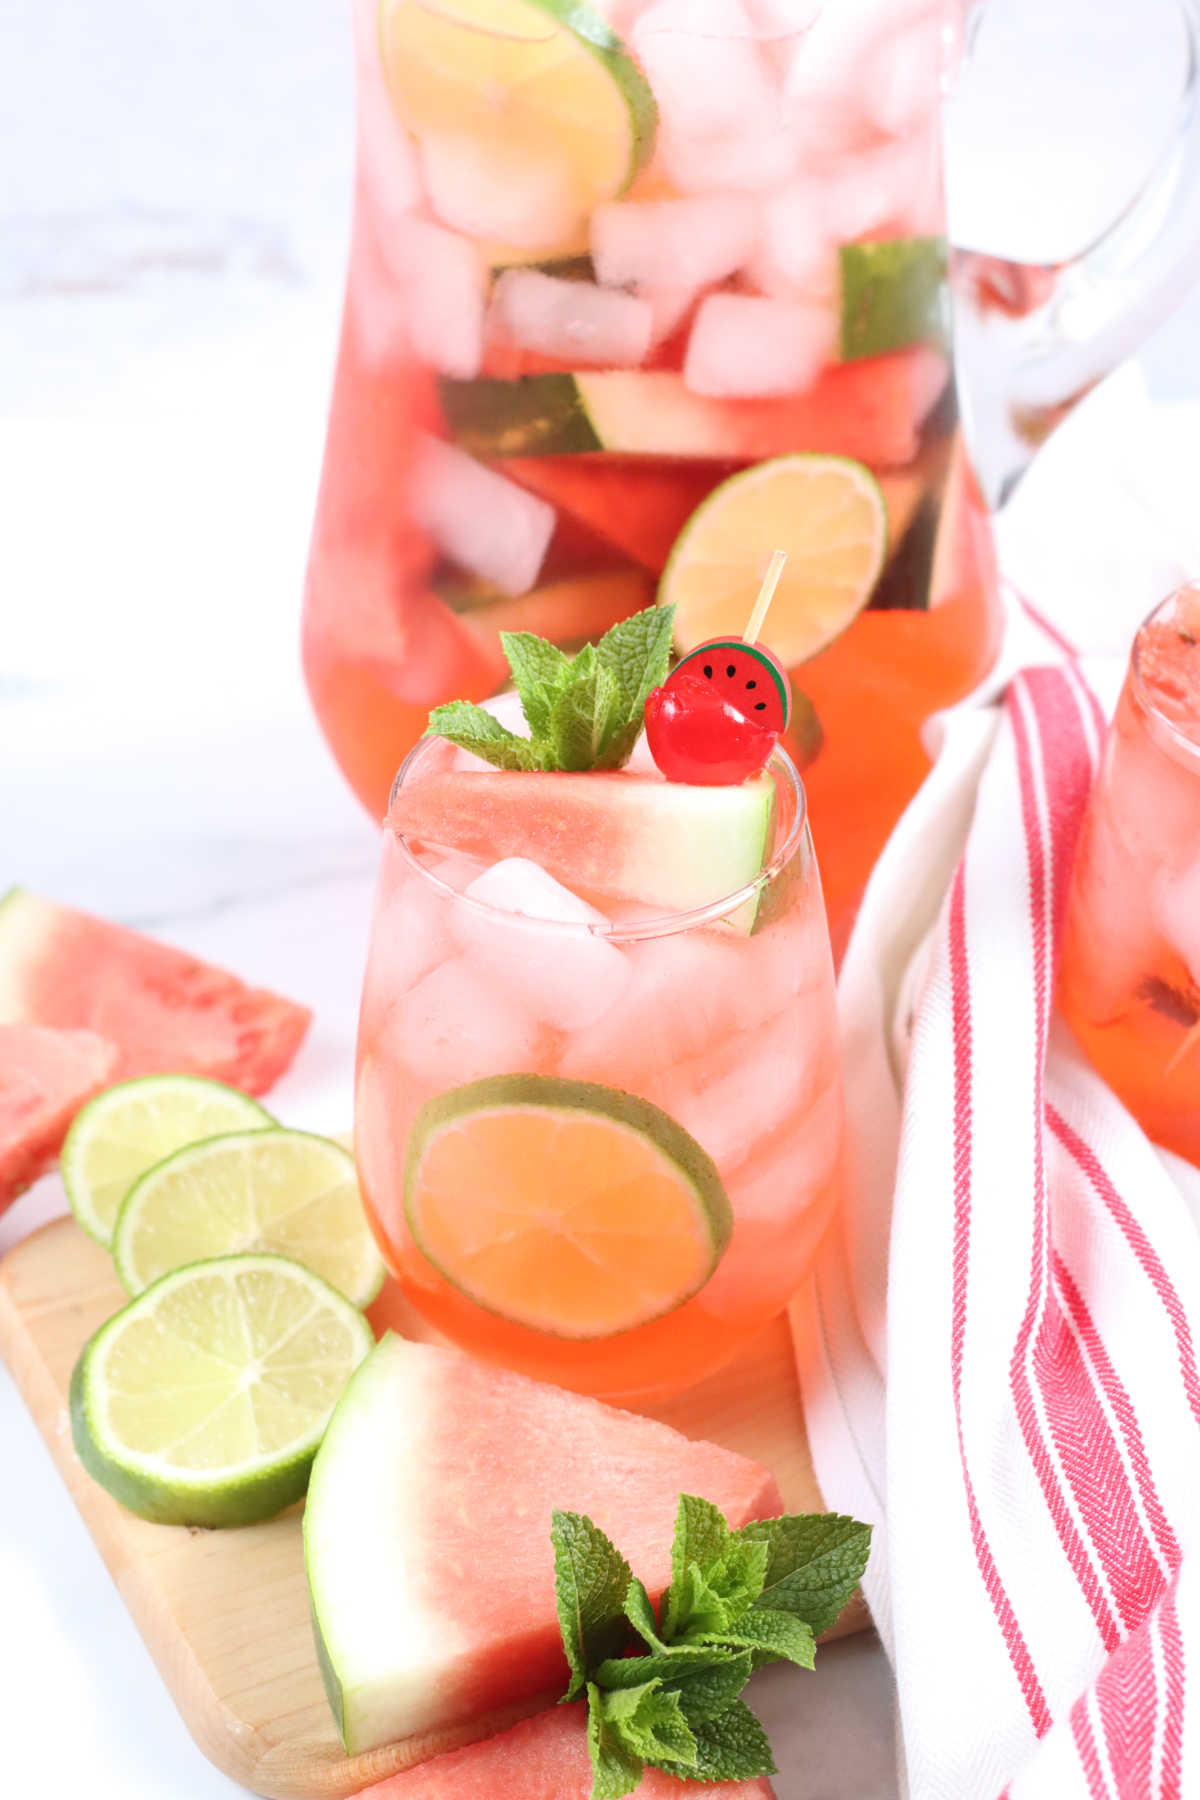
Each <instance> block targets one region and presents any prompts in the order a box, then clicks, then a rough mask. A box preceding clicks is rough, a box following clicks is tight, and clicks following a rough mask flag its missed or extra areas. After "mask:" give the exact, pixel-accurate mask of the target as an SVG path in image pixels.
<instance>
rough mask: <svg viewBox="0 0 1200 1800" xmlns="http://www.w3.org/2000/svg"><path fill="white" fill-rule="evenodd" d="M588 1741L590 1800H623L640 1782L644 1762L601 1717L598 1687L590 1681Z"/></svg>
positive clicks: (588, 1690) (608, 1722)
mask: <svg viewBox="0 0 1200 1800" xmlns="http://www.w3.org/2000/svg"><path fill="white" fill-rule="evenodd" d="M587 1698H588V1710H587V1742H588V1755H589V1757H590V1758H591V1762H592V1800H623V1796H624V1795H626V1794H632V1793H634V1792H635V1791H636V1790H637V1789H638V1788H639V1787H640V1786H641V1782H642V1775H643V1773H644V1772H645V1767H646V1765H645V1763H644V1762H643V1761H642V1758H641V1757H640V1756H637V1755H635V1754H634V1752H633V1751H632V1750H629V1749H627V1748H626V1745H625V1742H624V1739H623V1738H622V1737H621V1735H620V1733H619V1731H617V1730H616V1729H615V1727H614V1726H613V1725H612V1723H611V1722H610V1721H608V1720H607V1719H606V1718H605V1717H604V1710H603V1707H602V1705H601V1699H602V1696H601V1694H600V1690H599V1689H598V1688H597V1687H595V1686H594V1685H593V1684H592V1683H591V1682H590V1681H589V1683H588V1689H587Z"/></svg>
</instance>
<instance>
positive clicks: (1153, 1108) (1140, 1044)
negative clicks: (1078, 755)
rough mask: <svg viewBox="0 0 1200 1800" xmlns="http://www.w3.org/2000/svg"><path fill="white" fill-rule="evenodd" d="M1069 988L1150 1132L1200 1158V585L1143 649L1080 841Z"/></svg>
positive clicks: (1170, 603) (1110, 1076) (1099, 1053)
mask: <svg viewBox="0 0 1200 1800" xmlns="http://www.w3.org/2000/svg"><path fill="white" fill-rule="evenodd" d="M1059 997H1060V1001H1061V1004H1062V1008H1063V1011H1064V1013H1065V1014H1066V1016H1067V1018H1068V1020H1069V1021H1070V1023H1071V1026H1072V1028H1073V1030H1074V1032H1075V1035H1076V1037H1077V1038H1078V1039H1079V1041H1080V1043H1081V1044H1082V1046H1083V1048H1084V1049H1085V1050H1086V1051H1087V1053H1088V1055H1089V1056H1090V1058H1091V1059H1092V1061H1093V1062H1094V1063H1095V1065H1096V1067H1097V1068H1098V1069H1099V1070H1100V1073H1101V1074H1102V1075H1103V1076H1104V1078H1105V1079H1106V1081H1108V1082H1109V1084H1110V1085H1111V1086H1112V1087H1113V1088H1114V1089H1115V1090H1116V1092H1117V1093H1118V1094H1119V1095H1120V1097H1121V1099H1122V1100H1123V1101H1124V1102H1125V1104H1126V1105H1127V1106H1128V1107H1129V1109H1130V1111H1131V1112H1133V1113H1134V1114H1135V1115H1136V1117H1137V1118H1138V1120H1139V1121H1140V1123H1141V1124H1142V1126H1143V1127H1144V1128H1145V1130H1146V1131H1147V1132H1148V1134H1149V1135H1150V1136H1151V1137H1152V1138H1153V1139H1154V1140H1155V1142H1156V1143H1160V1144H1164V1145H1166V1147H1167V1148H1168V1149H1171V1150H1175V1151H1177V1152H1178V1153H1179V1154H1180V1155H1181V1156H1186V1157H1188V1158H1190V1160H1191V1161H1192V1162H1196V1163H1200V588H1197V587H1190V588H1183V589H1181V590H1180V592H1179V593H1178V594H1175V595H1173V596H1172V597H1171V598H1170V599H1169V600H1167V601H1166V602H1165V603H1164V604H1163V605H1162V606H1161V607H1159V609H1158V610H1157V611H1156V612H1155V613H1153V614H1152V615H1151V617H1150V618H1149V619H1148V620H1147V622H1146V624H1145V625H1143V627H1142V629H1141V631H1140V632H1139V633H1138V637H1137V641H1136V643H1135V644H1134V648H1133V656H1132V658H1131V662H1130V669H1129V674H1128V676H1127V677H1126V681H1125V686H1124V689H1123V691H1122V694H1121V699H1120V703H1119V705H1118V707H1117V713H1116V718H1115V719H1114V721H1113V726H1112V730H1111V732H1110V735H1109V738H1108V742H1107V744H1106V746H1105V751H1104V761H1103V765H1102V767H1101V770H1100V777H1099V780H1098V781H1097V783H1096V787H1095V790H1094V792H1093V794H1092V798H1091V802H1090V804H1089V807H1088V812H1087V816H1086V818H1085V820H1084V825H1083V831H1082V834H1081V836H1080V840H1079V849H1078V852H1077V855H1076V861H1075V869H1074V874H1073V879H1072V887H1071V898H1070V905H1069V911H1068V916H1067V928H1066V937H1065V943H1064V950H1063V967H1062V979H1061V986H1060V991H1059Z"/></svg>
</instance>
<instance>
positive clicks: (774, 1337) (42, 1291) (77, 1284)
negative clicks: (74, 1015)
mask: <svg viewBox="0 0 1200 1800" xmlns="http://www.w3.org/2000/svg"><path fill="white" fill-rule="evenodd" d="M125 1299H126V1296H125V1293H124V1291H123V1290H122V1288H121V1286H120V1284H119V1282H118V1281H117V1279H116V1276H115V1275H114V1273H113V1268H112V1263H111V1261H110V1260H109V1257H108V1255H107V1254H106V1252H105V1251H103V1250H102V1249H100V1247H99V1246H98V1245H97V1244H95V1243H93V1242H92V1240H91V1239H90V1238H89V1237H87V1236H86V1235H85V1234H84V1233H83V1232H82V1231H81V1230H80V1228H79V1227H78V1226H77V1225H76V1224H75V1222H74V1220H72V1219H59V1220H56V1221H55V1222H54V1223H53V1224H51V1225H47V1226H45V1227H43V1229H42V1230H41V1231H38V1232H35V1233H34V1234H33V1235H32V1236H31V1237H29V1238H26V1239H25V1240H24V1242H22V1243H20V1244H18V1245H17V1247H16V1248H15V1249H14V1250H12V1251H10V1252H9V1254H8V1255H7V1257H5V1258H4V1260H3V1262H0V1355H2V1356H3V1358H4V1360H5V1362H6V1363H7V1364H8V1367H9V1369H10V1370H11V1372H12V1375H13V1378H14V1380H15V1381H16V1384H17V1387H18V1388H19V1389H20V1392H21V1394H22V1396H23V1397H24V1400H25V1404H26V1405H27V1406H28V1408H29V1410H30V1412H31V1414H32V1415H33V1418H34V1421H35V1423H36V1424H37V1427H38V1429H39V1431H40V1432H41V1434H42V1436H43V1438H44V1439H45V1441H46V1444H47V1446H48V1448H49V1450H50V1454H51V1455H52V1456H53V1458H54V1460H55V1462H56V1463H57V1465H58V1468H59V1471H60V1473H61V1474H62V1477H63V1479H64V1481H65V1482H66V1483H67V1486H68V1487H69V1488H70V1490H71V1494H72V1496H73V1498H74V1500H75V1504H76V1506H77V1507H78V1508H79V1511H80V1513H81V1515H82V1517H83V1519H84V1522H85V1523H86V1525H87V1526H88V1529H89V1530H90V1532H91V1534H92V1536H93V1538H94V1539H95V1541H96V1544H97V1547H98V1548H99V1551H100V1554H101V1555H102V1556H103V1558H104V1560H105V1562H106V1564H107V1565H108V1569H109V1573H110V1574H111V1575H112V1578H113V1580H114V1581H115V1582H116V1584H117V1587H118V1589H119V1591H120V1593H121V1597H122V1599H123V1600H124V1601H125V1604H126V1606H127V1607H128V1608H129V1611H130V1613H131V1615H132V1617H133V1620H134V1623H135V1624H136V1625H137V1628H138V1630H139V1631H140V1632H141V1634H142V1637H143V1638H144V1639H145V1641H146V1644H147V1647H148V1648H149V1650H150V1653H151V1655H152V1656H153V1657H154V1660H155V1662H156V1663H157V1665H158V1668H159V1670H160V1672H161V1674H162V1677H163V1679H164V1681H165V1682H166V1684H167V1686H168V1688H169V1689H170V1691H171V1694H172V1696H173V1697H174V1700H175V1703H176V1705H177V1706H178V1708H179V1711H180V1713H181V1714H182V1716H183V1719H184V1722H185V1724H186V1725H187V1727H188V1730H189V1731H190V1732H191V1734H192V1736H193V1738H194V1739H195V1741H196V1743H197V1744H198V1745H199V1747H200V1749H201V1750H202V1751H203V1752H204V1754H205V1755H206V1756H207V1757H209V1758H210V1759H211V1760H212V1761H213V1762H214V1763H216V1765H217V1767H218V1768H220V1769H222V1770H223V1771H224V1772H225V1773H226V1774H227V1775H229V1776H230V1777H232V1779H233V1780H234V1781H239V1782H241V1783H242V1784H243V1785H244V1786H245V1787H248V1788H250V1789H252V1790H253V1792H255V1793H257V1794H263V1795H266V1796H268V1797H269V1800H310V1797H311V1800H319V1797H324V1796H341V1795H348V1794H355V1793H357V1792H358V1791H359V1789H361V1788H363V1787H366V1786H367V1785H368V1784H369V1783H370V1782H372V1781H377V1780H379V1779H380V1778H381V1777H382V1776H384V1775H389V1774H392V1773H393V1772H394V1771H395V1770H397V1769H402V1768H407V1767H408V1766H409V1765H410V1764H412V1763H414V1762H418V1761H420V1760H422V1759H423V1758H424V1757H427V1756H431V1755H436V1754H437V1753H438V1752H439V1751H441V1750H444V1749H448V1748H450V1747H451V1746H452V1744H454V1743H459V1742H463V1741H466V1740H468V1739H470V1738H475V1737H481V1736H484V1735H486V1732H487V1731H488V1730H494V1729H497V1728H498V1727H499V1726H500V1725H501V1724H502V1723H507V1722H508V1720H509V1719H511V1718H513V1717H516V1716H518V1715H519V1713H520V1712H529V1711H533V1710H535V1708H534V1707H533V1706H526V1707H521V1708H517V1709H514V1710H513V1711H512V1712H510V1713H509V1714H508V1715H506V1717H504V1718H503V1719H502V1718H500V1717H499V1716H495V1717H493V1718H491V1719H489V1720H477V1721H475V1722H474V1723H473V1725H472V1726H470V1727H467V1728H465V1729H463V1730H462V1731H460V1732H458V1733H457V1734H455V1735H454V1736H447V1735H443V1736H442V1737H440V1738H439V1739H437V1740H436V1741H433V1740H430V1739H422V1740H410V1741H408V1742H406V1743H402V1744H394V1745H390V1746H388V1747H387V1748H385V1749H382V1750H375V1751H371V1752H369V1753H368V1754H367V1755H365V1756H357V1757H347V1756H346V1755H345V1754H344V1752H343V1750H342V1747H341V1743H340V1741H339V1739H338V1737H337V1734H336V1732H335V1731H334V1727H333V1720H332V1716H331V1714H330V1711H329V1707H328V1705H327V1703H326V1699H325V1692H324V1689H323V1687H322V1684H321V1675H320V1671H319V1669H318V1667H317V1659H316V1653H315V1651H314V1648H313V1638H312V1628H311V1625H310V1622H309V1612H308V1590H307V1586H306V1583H305V1579H304V1564H303V1556H302V1551H301V1536H300V1517H301V1509H300V1508H299V1507H295V1508H293V1510H292V1511H291V1512H290V1513H287V1514H285V1515H284V1516H283V1517H282V1518H279V1519H274V1520H271V1521H270V1522H269V1523H267V1524H265V1525H255V1526H251V1527H249V1528H248V1529H245V1530H239V1531H200V1530H195V1529H190V1528H187V1527H183V1526H174V1525H151V1524H148V1523H147V1522H146V1521H145V1520H144V1519H138V1518H135V1517H134V1515H133V1514H132V1513H127V1512H125V1511H124V1510H123V1508H121V1507H120V1506H118V1505H117V1504H116V1502H115V1501H114V1500H111V1499H110V1498H109V1496H108V1495H107V1494H106V1493H105V1491H104V1490H103V1488H101V1487H99V1486H97V1484H96V1483H95V1482H94V1481H93V1480H92V1479H91V1477H90V1476H89V1475H87V1474H86V1473H85V1472H84V1470H83V1469H82V1468H81V1467H80V1465H79V1463H78V1461H77V1460H76V1457H75V1453H74V1450H73V1448H72V1444H71V1433H70V1427H69V1424H68V1413H67V1388H68V1383H69V1381H70V1376H71V1370H72V1368H73V1367H74V1364H75V1360H76V1358H77V1356H78V1355H79V1352H80V1350H81V1349H82V1347H83V1345H84V1344H85V1343H86V1341H87V1339H88V1338H89V1337H90V1336H91V1334H92V1332H93V1331H95V1330H96V1328H97V1327H98V1326H99V1325H101V1324H102V1323H103V1321H104V1320H105V1319H107V1318H108V1317H109V1316H110V1315H111V1314H112V1313H114V1312H116V1311H117V1309H118V1308H119V1307H120V1306H122V1305H123V1304H124V1303H125ZM371 1319H372V1323H373V1324H374V1325H375V1327H376V1329H377V1331H378V1330H383V1329H384V1328H385V1327H386V1326H391V1327H393V1328H394V1329H396V1330H399V1331H402V1332H404V1333H405V1334H406V1335H407V1336H410V1337H423V1338H426V1339H430V1338H431V1337H432V1336H433V1334H432V1333H431V1332H429V1330H428V1329H427V1328H425V1327H423V1326H422V1324H421V1322H420V1321H419V1320H418V1319H417V1318H416V1317H415V1315H414V1314H412V1313H411V1311H410V1310H409V1309H408V1308H407V1307H406V1306H405V1304H404V1302H403V1300H402V1299H401V1297H400V1295H399V1293H398V1292H397V1290H396V1289H395V1288H392V1287H388V1288H386V1289H385V1290H384V1293H383V1294H382V1295H381V1296H380V1299H379V1300H378V1301H377V1302H376V1304H375V1306H374V1307H373V1308H372V1309H371ZM644 1410H646V1411H647V1412H652V1416H653V1417H655V1418H657V1419H662V1420H664V1421H665V1422H666V1423H667V1424H669V1425H674V1426H675V1427H676V1428H677V1429H678V1430H680V1431H683V1432H685V1433H687V1434H688V1435H689V1436H691V1437H705V1438H710V1439H712V1440H713V1441H714V1442H715V1443H718V1444H724V1445H726V1446H727V1447H728V1448H729V1449H731V1450H740V1451H742V1452H743V1453H744V1454H746V1455H748V1456H753V1457H756V1458H758V1460H759V1461H760V1462H763V1463H765V1464H767V1466H768V1467H769V1468H770V1469H772V1470H773V1471H774V1473H775V1476H776V1478H777V1480H778V1482H779V1486H780V1488H781V1489H782V1492H783V1498H784V1503H785V1505H786V1507H787V1509H788V1511H789V1512H809V1511H819V1510H821V1508H822V1502H821V1496H820V1494H819V1492H818V1490H817V1485H816V1481H815V1479H814V1477H813V1471H812V1462H811V1459H810V1457H809V1454H808V1445H807V1443H806V1441H805V1436H804V1422H803V1417H802V1414H801V1410H800V1397H799V1392H798V1389H797V1385H796V1375H795V1366H794V1359H793V1352H792V1344H791V1338H790V1335H789V1332H788V1327H787V1323H786V1321H785V1320H784V1319H783V1318H780V1319H778V1320H776V1322H775V1323H774V1324H773V1325H772V1326H771V1328H770V1329H769V1330H768V1331H767V1332H766V1333H764V1335H763V1336H762V1337H761V1338H759V1339H758V1340H757V1342H756V1343H755V1344H754V1345H753V1346H752V1347H751V1348H750V1349H749V1350H748V1351H747V1352H746V1353H745V1354H744V1355H742V1356H741V1357H739V1358H738V1360H737V1361H736V1362H734V1363H731V1364H730V1365H729V1366H728V1367H727V1368H725V1369H724V1370H722V1371H721V1372H720V1373H719V1374H718V1375H715V1376H713V1377H711V1378H710V1379H709V1380H708V1381H705V1382H702V1383H701V1384H700V1385H699V1386H697V1387H695V1388H692V1389H690V1390H689V1391H688V1392H687V1393H686V1394H683V1395H681V1396H679V1397H678V1398H676V1399H674V1400H672V1401H670V1402H669V1403H665V1404H663V1405H662V1406H660V1407H656V1408H653V1409H651V1408H646V1409H644ZM865 1622H866V1615H865V1612H864V1610H863V1609H862V1608H861V1606H860V1605H859V1603H858V1602H857V1601H856V1602H855V1603H854V1606H853V1607H852V1608H851V1609H848V1611H847V1613H846V1614H845V1615H844V1616H843V1620H842V1622H841V1624H840V1625H839V1628H838V1629H839V1632H845V1631H851V1630H856V1629H858V1628H859V1627H860V1626H861V1625H863V1624H864V1623H865ZM552 1698H553V1696H547V1700H550V1699H552Z"/></svg>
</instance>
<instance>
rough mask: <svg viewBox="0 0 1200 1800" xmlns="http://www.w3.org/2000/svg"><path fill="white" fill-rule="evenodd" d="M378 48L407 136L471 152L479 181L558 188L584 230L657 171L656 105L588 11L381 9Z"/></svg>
mask: <svg viewBox="0 0 1200 1800" xmlns="http://www.w3.org/2000/svg"><path fill="white" fill-rule="evenodd" d="M379 45H380V54H381V56H382V60H383V67H384V73H385V76H386V80H387V85H388V90H389V92H390V94H391V97H392V101H393V103H394V105H395V107H396V109H397V111H398V113H399V115H400V118H401V119H402V121H403V122H404V124H405V125H406V126H407V127H408V129H409V130H410V131H413V132H415V133H416V134H417V136H418V137H421V138H426V139H428V140H429V141H430V142H431V143H441V142H443V141H445V140H447V139H449V140H451V141H457V142H460V143H464V144H465V145H466V146H468V150H467V155H468V157H469V158H470V159H472V160H473V162H474V165H475V166H476V167H477V168H478V170H479V171H480V174H479V179H480V180H481V181H482V180H483V176H484V171H486V170H487V169H488V168H491V169H493V170H507V169H513V170H515V171H519V170H521V169H525V170H527V171H529V172H530V178H531V180H536V181H538V182H542V181H548V180H550V178H551V176H552V177H553V180H554V183H555V188H556V192H557V191H558V187H559V184H561V188H562V191H563V194H564V196H565V198H566V200H567V202H568V210H569V211H571V212H573V214H574V218H575V219H576V220H577V221H578V220H582V219H583V218H585V217H586V215H587V214H588V213H590V212H591V210H592V208H593V207H594V206H596V205H598V204H599V203H600V202H601V201H603V200H611V199H612V198H613V197H614V196H615V195H617V194H620V193H623V192H624V190H625V189H626V188H627V187H628V186H629V184H630V182H631V181H632V180H633V178H634V176H635V175H636V174H637V172H638V170H639V169H640V168H641V167H642V166H643V165H644V164H645V163H646V162H648V161H649V159H650V155H651V152H652V150H653V147H654V135H655V127H656V122H657V109H656V107H655V104H654V96H653V94H652V93H651V91H650V87H649V84H648V83H647V81H646V78H645V76H644V75H643V74H642V73H641V71H640V69H639V68H638V66H637V64H636V63H635V62H634V60H633V58H632V57H631V56H630V54H629V52H628V50H626V48H625V46H624V45H623V44H622V42H621V40H620V38H618V37H617V36H616V35H615V33H614V32H613V31H612V30H611V29H610V27H609V25H608V24H607V22H606V21H605V19H604V18H603V16H602V15H601V14H600V13H599V12H598V11H597V10H596V9H595V8H593V7H592V6H589V5H587V4H586V3H585V0H381V5H380V9H379ZM471 166H472V164H471V161H468V162H467V164H466V165H465V169H466V174H465V176H464V179H466V178H468V177H469V172H470V167H471ZM534 172H536V174H535V173H534ZM530 199H531V203H532V204H533V206H534V208H535V209H536V204H537V201H538V195H537V194H536V193H533V192H531V194H530Z"/></svg>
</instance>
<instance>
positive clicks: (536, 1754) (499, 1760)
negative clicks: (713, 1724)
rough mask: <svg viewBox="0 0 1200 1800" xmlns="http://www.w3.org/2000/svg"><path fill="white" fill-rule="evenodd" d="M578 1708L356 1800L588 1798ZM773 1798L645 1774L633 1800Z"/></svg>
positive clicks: (754, 1789) (742, 1784) (753, 1786)
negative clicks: (689, 1796)
mask: <svg viewBox="0 0 1200 1800" xmlns="http://www.w3.org/2000/svg"><path fill="white" fill-rule="evenodd" d="M591 1793H592V1765H591V1762H590V1760H589V1757H588V1747H587V1719H586V1714H585V1711H584V1708H583V1706H582V1704H580V1705H577V1706H559V1707H556V1708H555V1709H554V1711H553V1712H543V1713H537V1714H535V1715H534V1717H533V1718H532V1719H522V1720H521V1722H520V1724H519V1725H514V1726H512V1727H511V1729H510V1730H508V1731H502V1732H500V1734H499V1736H497V1737H491V1738H485V1739H484V1741H483V1742H482V1743H480V1744H468V1745H467V1746H466V1747H465V1748H464V1749H462V1750H452V1751H450V1753H449V1754H448V1755H446V1756H437V1757H435V1758H434V1759H433V1761H432V1762H427V1763H421V1764H419V1765H418V1767H417V1768H415V1769H406V1770H405V1771H404V1773H403V1774H402V1775H392V1776H389V1778H388V1779H387V1780H386V1781H379V1782H376V1784H375V1785H374V1787H369V1788H367V1789H365V1791H364V1792H363V1793H362V1794H361V1795H360V1796H359V1800H510V1797H511V1800H591ZM689 1794H691V1795H692V1796H693V1800H774V1794H775V1790H774V1788H773V1787H772V1786H771V1784H770V1782H769V1781H767V1780H765V1779H763V1780H759V1781H677V1780H676V1779H675V1777H674V1776H673V1775H664V1774H663V1772H662V1770H661V1769H647V1770H646V1773H645V1775H644V1776H643V1778H642V1783H641V1786H640V1787H639V1788H638V1790H637V1797H636V1800H687V1795H689Z"/></svg>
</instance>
